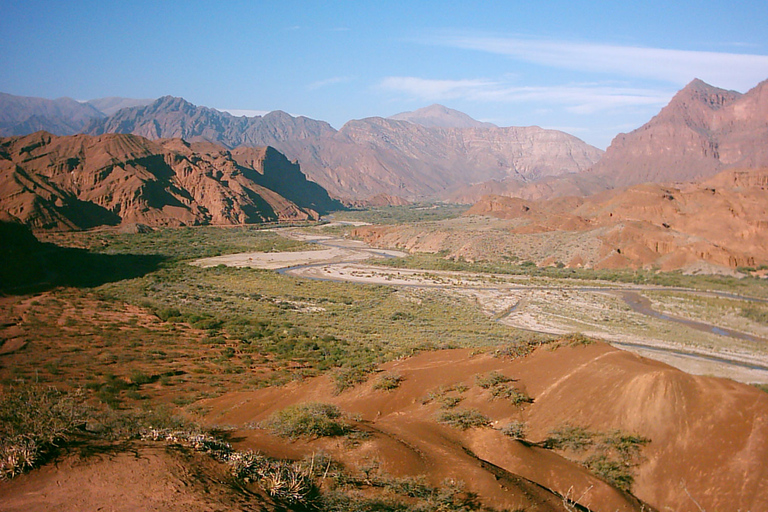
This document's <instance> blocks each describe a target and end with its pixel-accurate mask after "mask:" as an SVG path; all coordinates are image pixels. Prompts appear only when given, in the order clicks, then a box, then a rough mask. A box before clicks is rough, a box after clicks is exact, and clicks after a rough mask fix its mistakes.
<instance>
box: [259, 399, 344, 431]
mask: <svg viewBox="0 0 768 512" xmlns="http://www.w3.org/2000/svg"><path fill="white" fill-rule="evenodd" d="M264 426H265V427H266V428H267V429H268V430H270V431H271V432H272V433H273V434H276V435H279V436H282V437H291V438H297V437H334V436H342V435H345V434H348V433H350V432H351V428H350V427H349V425H347V424H346V423H344V421H343V418H342V413H341V410H339V408H338V407H336V406H335V405H332V404H323V403H317V402H309V403H304V404H297V405H292V406H290V407H286V408H285V409H283V410H282V411H279V412H276V413H275V414H273V415H272V416H271V417H270V418H269V419H268V420H267V421H266V422H265V423H264Z"/></svg>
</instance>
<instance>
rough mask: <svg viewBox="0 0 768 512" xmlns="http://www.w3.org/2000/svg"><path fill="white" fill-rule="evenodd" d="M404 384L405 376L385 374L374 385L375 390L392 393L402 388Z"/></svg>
mask: <svg viewBox="0 0 768 512" xmlns="http://www.w3.org/2000/svg"><path fill="white" fill-rule="evenodd" d="M402 382H403V376H402V375H400V374H399V373H385V374H384V375H381V376H380V377H379V378H378V379H377V380H376V382H375V383H374V384H373V389H381V390H384V391H391V390H393V389H397V388H399V387H400V383H402Z"/></svg>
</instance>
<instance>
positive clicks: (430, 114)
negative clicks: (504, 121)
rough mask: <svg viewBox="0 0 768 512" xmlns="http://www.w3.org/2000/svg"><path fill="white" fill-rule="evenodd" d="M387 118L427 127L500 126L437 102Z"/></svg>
mask: <svg viewBox="0 0 768 512" xmlns="http://www.w3.org/2000/svg"><path fill="white" fill-rule="evenodd" d="M387 119H392V120H395V121H408V122H409V123H413V124H420V125H421V126H426V127H427V128H498V126H496V125H495V124H493V123H484V122H481V121H477V120H475V119H472V118H471V117H470V116H468V115H467V114H465V113H464V112H459V111H458V110H454V109H452V108H448V107H445V106H443V105H439V104H437V103H435V104H434V105H430V106H428V107H424V108H420V109H418V110H414V111H412V112H401V113H399V114H395V115H393V116H389V117H388V118H387Z"/></svg>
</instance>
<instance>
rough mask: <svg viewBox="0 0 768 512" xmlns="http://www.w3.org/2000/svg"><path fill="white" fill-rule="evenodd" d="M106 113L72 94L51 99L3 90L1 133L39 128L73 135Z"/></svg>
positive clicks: (23, 132)
mask: <svg viewBox="0 0 768 512" xmlns="http://www.w3.org/2000/svg"><path fill="white" fill-rule="evenodd" d="M103 117H105V116H104V114H102V113H101V112H100V111H99V110H97V109H96V108H94V107H93V106H92V105H88V104H86V103H80V102H78V101H75V100H73V99H72V98H59V99H56V100H48V99H44V98H32V97H26V96H14V95H12V94H6V93H0V136H3V137H5V136H10V135H28V134H30V133H34V132H36V131H40V130H46V131H49V132H53V133H57V134H60V135H72V134H75V133H78V132H80V131H82V130H83V129H84V128H85V127H86V126H88V124H89V123H90V122H91V121H92V120H93V119H100V118H103Z"/></svg>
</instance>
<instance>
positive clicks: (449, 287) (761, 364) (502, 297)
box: [193, 229, 768, 383]
mask: <svg viewBox="0 0 768 512" xmlns="http://www.w3.org/2000/svg"><path fill="white" fill-rule="evenodd" d="M281 234H282V235H284V236H287V237H290V238H294V239H298V240H302V241H307V242H314V243H316V244H317V245H318V250H316V251H297V252H285V253H242V254H232V255H226V256H219V257H215V258H205V259H202V260H197V261H195V262H193V264H194V265H198V266H201V267H211V266H216V265H221V264H223V265H227V266H235V267H254V268H263V269H272V270H277V271H278V272H280V273H283V274H287V275H292V276H297V277H302V278H306V279H315V280H323V281H346V282H354V283H360V284H384V285H390V286H399V287H418V288H438V289H444V290H446V292H447V293H456V294H460V295H465V296H468V297H470V298H472V299H474V300H475V301H477V303H478V305H479V306H480V307H481V308H482V309H483V310H484V311H486V313H487V314H489V315H490V316H492V317H494V318H495V319H496V320H498V321H500V322H502V323H505V324H507V325H510V326H513V327H517V328H521V329H525V330H530V331H536V332H542V333H547V334H562V333H565V332H572V331H573V330H574V328H573V322H572V321H571V322H569V321H566V320H569V319H568V318H567V317H563V320H564V321H563V322H562V323H561V322H558V321H556V319H557V316H558V315H557V314H552V313H550V314H549V315H546V314H537V311H538V310H537V308H536V307H527V308H525V307H522V306H525V305H526V304H525V303H526V301H532V300H540V301H544V302H546V301H547V300H550V301H552V302H555V301H562V300H563V299H562V297H563V296H564V297H566V299H567V300H570V301H571V302H573V304H571V305H570V307H572V308H575V309H577V310H578V309H584V310H588V309H596V310H600V309H601V308H608V309H610V305H608V306H606V303H604V302H605V301H604V300H603V299H602V298H600V297H602V296H605V297H608V296H613V297H614V298H616V299H619V300H620V301H621V302H622V303H623V304H625V305H626V309H627V310H628V311H626V312H622V311H614V313H623V314H624V315H625V316H630V314H631V313H634V314H635V315H636V316H641V317H648V318H654V319H655V320H656V321H657V322H660V323H662V324H663V323H665V322H666V323H669V324H676V327H677V328H679V327H680V326H683V327H685V328H687V329H689V330H691V329H693V330H698V331H701V332H707V335H708V336H710V337H711V336H715V335H717V336H722V337H727V338H729V339H734V340H746V341H748V342H753V343H756V344H761V345H763V346H765V345H766V344H768V340H764V339H762V338H759V337H756V336H752V335H750V334H747V333H741V332H738V331H735V330H730V329H726V328H723V327H719V326H716V325H712V324H709V323H705V322H700V321H693V320H689V319H685V318H677V317H673V316H670V315H664V314H661V313H658V312H656V311H654V310H653V309H652V308H651V307H650V306H649V303H648V301H647V300H646V299H645V298H644V297H643V296H642V293H643V292H644V291H658V290H675V291H681V292H686V293H693V294H705V293H703V292H698V291H695V290H685V289H678V288H676V289H670V288H664V287H658V286H637V285H621V284H613V283H612V284H611V285H602V284H601V283H595V284H594V285H590V286H584V285H580V284H578V283H562V282H558V283H557V284H556V285H555V286H551V285H550V286H547V285H542V284H540V283H541V280H540V279H539V280H534V279H532V278H530V277H528V276H509V275H488V274H479V273H468V272H467V273H464V272H441V271H424V270H412V269H392V268H386V267H379V266H374V265H370V264H366V263H364V261H365V260H367V259H369V258H374V257H379V258H380V257H399V256H405V253H402V252H399V251H389V250H382V249H372V248H370V247H369V246H368V245H366V244H365V243H363V242H360V241H356V240H347V239H343V238H335V237H329V236H317V235H309V234H306V233H302V232H300V231H297V230H292V229H289V230H284V231H281ZM549 296H553V298H551V299H549V298H548V297H549ZM596 297H597V298H596ZM731 297H732V298H740V297H736V296H731ZM742 299H745V298H742ZM578 301H586V302H585V303H584V304H583V305H582V304H579V303H578ZM614 309H615V308H614ZM606 314H607V313H606ZM571 320H572V319H571ZM616 323H617V324H620V323H621V319H619V321H617V322H616ZM590 326H592V327H594V329H590ZM579 330H580V331H581V332H584V333H585V334H588V335H592V336H595V337H599V338H602V339H605V340H606V341H609V342H611V343H613V344H615V345H617V346H619V347H620V348H623V349H625V350H629V351H632V352H636V353H638V354H640V355H643V356H645V357H649V358H652V359H656V360H660V361H663V362H665V363H667V364H670V365H672V366H675V367H678V368H681V369H683V370H685V371H687V372H689V373H694V374H705V375H713V376H721V377H727V378H731V379H734V380H737V381H741V382H759V383H768V354H760V353H758V352H755V351H752V350H748V349H739V350H734V349H731V348H728V349H727V350H718V349H717V348H715V347H705V346H696V345H692V344H690V343H687V344H684V343H680V342H677V341H678V340H674V336H672V338H671V339H673V340H674V341H670V338H666V339H660V338H659V337H658V336H647V335H643V333H642V332H641V333H637V332H632V333H628V332H627V331H626V330H624V329H622V328H621V326H620V325H619V326H617V327H611V326H609V325H606V324H605V323H603V322H599V320H598V321H593V322H592V324H590V323H589V322H586V321H583V322H582V324H581V325H580V328H579ZM704 344H705V343H701V345H704ZM726 345H728V343H726Z"/></svg>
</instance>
